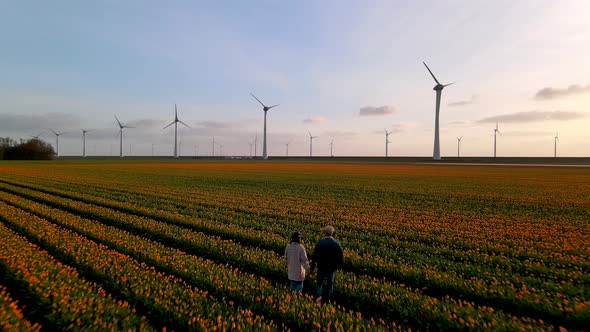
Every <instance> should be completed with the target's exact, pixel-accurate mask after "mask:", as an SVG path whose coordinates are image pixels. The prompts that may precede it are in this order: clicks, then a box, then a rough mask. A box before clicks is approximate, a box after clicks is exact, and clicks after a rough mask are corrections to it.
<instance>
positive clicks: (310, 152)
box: [307, 130, 318, 157]
mask: <svg viewBox="0 0 590 332" xmlns="http://www.w3.org/2000/svg"><path fill="white" fill-rule="evenodd" d="M307 132H308V133H309V156H310V157H313V153H312V152H313V139H314V138H318V136H311V132H310V131H309V130H308V131H307Z"/></svg>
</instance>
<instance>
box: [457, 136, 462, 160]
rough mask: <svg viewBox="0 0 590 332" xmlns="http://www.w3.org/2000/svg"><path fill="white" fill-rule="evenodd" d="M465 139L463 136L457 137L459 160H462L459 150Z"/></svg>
mask: <svg viewBox="0 0 590 332" xmlns="http://www.w3.org/2000/svg"><path fill="white" fill-rule="evenodd" d="M462 139H463V136H461V137H457V158H461V153H460V152H461V150H459V147H460V146H461V140H462Z"/></svg>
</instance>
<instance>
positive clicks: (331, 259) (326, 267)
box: [311, 226, 344, 300]
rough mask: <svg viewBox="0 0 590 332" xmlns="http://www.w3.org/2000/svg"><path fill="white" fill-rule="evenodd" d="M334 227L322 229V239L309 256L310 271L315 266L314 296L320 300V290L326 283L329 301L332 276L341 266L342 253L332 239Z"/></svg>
mask: <svg viewBox="0 0 590 332" xmlns="http://www.w3.org/2000/svg"><path fill="white" fill-rule="evenodd" d="M334 232H335V230H334V227H332V226H325V227H323V228H322V234H323V236H324V237H323V238H322V239H321V240H319V241H318V242H317V243H316V245H315V247H314V249H313V254H312V255H311V271H312V272H313V271H314V270H315V268H316V266H317V269H318V271H317V278H316V296H317V297H318V299H321V298H322V288H323V284H324V282H325V283H326V291H327V293H328V294H327V295H328V297H327V299H328V300H329V299H331V298H332V295H333V293H334V275H335V274H336V271H337V270H338V269H339V268H340V266H342V262H343V260H344V253H343V252H342V246H341V245H340V242H338V241H336V240H335V239H334V237H333V236H334Z"/></svg>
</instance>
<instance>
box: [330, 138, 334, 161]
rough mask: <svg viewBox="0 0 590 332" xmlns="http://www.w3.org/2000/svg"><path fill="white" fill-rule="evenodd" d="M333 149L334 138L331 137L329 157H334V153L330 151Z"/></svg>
mask: <svg viewBox="0 0 590 332" xmlns="http://www.w3.org/2000/svg"><path fill="white" fill-rule="evenodd" d="M333 149H334V139H333V138H332V141H330V157H334V153H333V152H332V151H334V150H333Z"/></svg>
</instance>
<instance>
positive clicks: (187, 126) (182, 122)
mask: <svg viewBox="0 0 590 332" xmlns="http://www.w3.org/2000/svg"><path fill="white" fill-rule="evenodd" d="M178 122H180V123H182V124H183V125H185V126H187V127H189V128H190V127H191V126H189V125H187V124H186V123H184V122H182V121H180V120H178Z"/></svg>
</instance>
